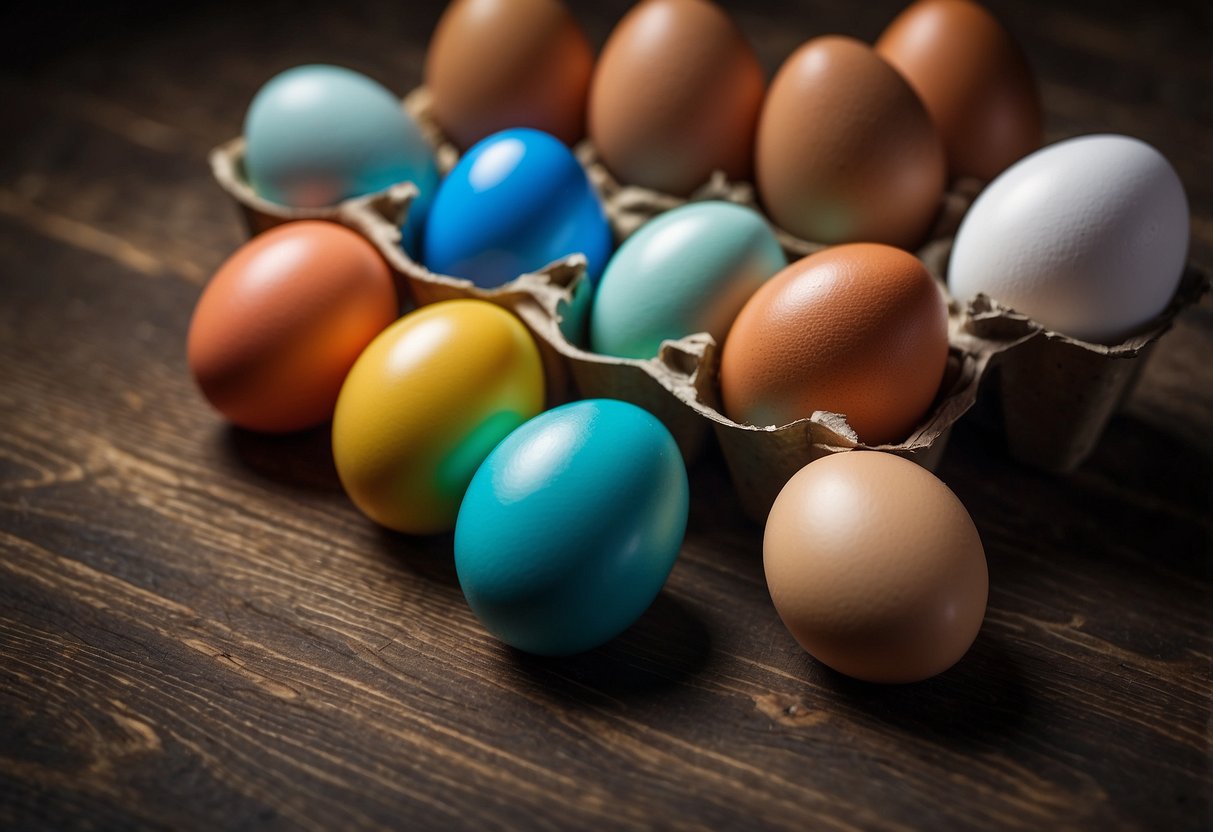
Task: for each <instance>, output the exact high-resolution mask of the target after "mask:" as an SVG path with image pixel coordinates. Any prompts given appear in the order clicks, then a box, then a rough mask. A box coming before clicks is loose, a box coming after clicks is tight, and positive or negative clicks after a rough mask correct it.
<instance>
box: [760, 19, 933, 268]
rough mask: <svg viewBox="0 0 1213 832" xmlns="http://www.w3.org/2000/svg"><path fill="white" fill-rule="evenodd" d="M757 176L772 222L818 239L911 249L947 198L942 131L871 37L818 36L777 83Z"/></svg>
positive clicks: (766, 113) (765, 113) (763, 127)
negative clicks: (865, 40) (872, 44)
mask: <svg viewBox="0 0 1213 832" xmlns="http://www.w3.org/2000/svg"><path fill="white" fill-rule="evenodd" d="M754 165H755V181H756V183H757V185H758V193H759V196H760V197H761V198H762V202H763V204H764V205H765V206H766V209H767V212H768V213H769V214H770V216H771V218H772V219H773V220H774V221H775V223H776V224H777V225H779V226H781V227H782V228H784V229H786V230H787V231H790V232H791V233H793V234H795V235H796V236H798V237H801V238H803V239H806V240H812V241H814V242H819V243H846V242H878V243H888V244H890V245H895V246H899V247H901V248H914V247H915V246H917V245H919V244H920V243H922V242H923V240H924V237H925V236H926V234H927V232H928V231H929V230H930V227H931V224H932V222H933V221H934V219H935V215H936V214H937V213H938V212H939V208H940V205H941V200H942V198H943V188H944V179H945V169H944V152H943V145H942V143H941V142H940V139H939V134H938V132H937V131H936V129H935V126H934V125H933V124H932V123H931V118H930V116H929V115H927V111H926V109H925V108H924V107H923V105H922V102H921V101H919V100H918V96H917V95H915V93H914V90H912V89H911V88H910V86H909V84H907V83H906V81H905V80H904V79H903V78H902V77H901V76H900V75H898V74H897V71H896V70H894V69H893V68H892V67H891V66H889V65H888V64H887V63H885V62H884V61H883V60H882V59H881V58H880V56H879V55H877V54H876V53H875V52H873V51H872V49H871V48H870V47H869V46H867V45H866V44H863V43H860V42H859V41H857V40H854V39H853V38H847V37H841V36H835V35H831V36H827V37H819V38H814V39H813V40H810V41H809V42H808V43H805V44H804V45H803V46H801V47H800V48H799V49H797V50H796V51H795V52H794V53H792V55H791V57H789V58H788V59H787V60H786V61H785V62H784V64H783V66H782V67H781V68H780V70H779V73H778V74H777V75H776V76H775V80H774V81H772V82H771V89H770V92H769V93H768V94H767V98H766V103H765V104H764V106H763V110H762V117H761V118H760V119H759V122H758V141H757V147H756V150H755V156H754Z"/></svg>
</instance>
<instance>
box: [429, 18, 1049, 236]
mask: <svg viewBox="0 0 1213 832" xmlns="http://www.w3.org/2000/svg"><path fill="white" fill-rule="evenodd" d="M426 85H427V86H428V88H429V89H430V91H431V93H432V95H433V107H434V114H435V118H436V120H437V122H438V124H439V125H440V126H441V127H442V128H443V130H444V131H445V132H446V133H447V134H448V135H449V136H450V137H451V138H452V139H453V140H454V141H455V143H456V144H457V145H459V146H460V147H461V148H464V149H466V148H467V147H468V146H470V145H471V144H472V143H474V142H475V141H477V140H479V139H480V138H483V137H484V136H486V135H488V134H490V133H492V132H495V131H497V130H500V129H503V128H505V127H516V126H529V127H535V128H537V129H541V130H545V131H547V132H550V133H552V134H554V135H556V136H558V137H559V138H561V139H563V140H564V141H566V142H569V143H571V142H574V141H576V140H577V139H579V138H581V137H582V135H583V134H585V135H588V138H589V139H590V141H591V143H592V144H593V146H594V149H595V151H596V152H597V154H598V155H599V157H600V159H601V161H602V162H603V163H604V164H605V165H606V167H607V168H608V169H609V170H610V171H611V172H612V173H613V174H615V176H617V177H618V178H619V179H620V180H621V181H623V182H626V183H628V184H631V185H638V186H642V187H647V188H651V189H654V190H656V191H660V192H663V193H668V194H674V195H687V194H689V193H690V192H691V191H692V190H694V189H695V188H697V187H698V186H700V185H702V184H703V183H705V182H706V181H708V179H709V177H710V175H711V174H712V173H713V172H714V171H723V172H724V173H725V174H726V175H727V176H728V177H729V178H730V179H733V180H753V181H754V182H755V184H756V185H757V188H758V195H759V197H760V200H761V202H762V204H763V206H764V207H765V208H766V210H767V212H768V214H769V215H770V216H771V218H772V219H773V220H774V221H775V222H776V224H778V225H780V226H782V227H783V228H784V229H786V230H787V231H789V232H791V233H792V234H794V235H796V236H798V237H801V238H803V239H808V240H814V241H816V242H822V243H838V242H853V241H864V242H885V243H890V244H893V245H898V246H901V247H907V248H908V247H913V246H915V245H917V244H919V243H921V242H922V241H923V238H924V236H925V234H926V233H927V231H928V229H929V227H930V225H931V223H932V220H933V219H934V217H935V214H936V213H937V211H938V208H939V204H940V200H941V197H942V194H943V190H944V187H945V184H946V180H947V178H948V177H951V178H953V179H955V178H958V177H975V178H977V179H981V180H987V181H988V180H989V179H992V178H993V177H994V176H996V175H997V174H998V173H999V172H1000V171H1002V170H1003V169H1004V168H1006V167H1007V166H1008V165H1010V164H1011V163H1013V162H1014V161H1016V160H1017V159H1019V158H1021V157H1022V156H1024V155H1025V154H1027V153H1029V152H1031V151H1032V150H1033V149H1035V148H1036V147H1037V146H1039V144H1040V141H1041V114H1040V104H1039V98H1038V95H1037V91H1036V87H1035V83H1034V81H1033V80H1032V76H1031V73H1030V72H1029V70H1028V67H1027V63H1026V61H1025V59H1024V57H1023V55H1022V53H1021V52H1020V50H1019V49H1018V47H1017V46H1016V45H1015V43H1014V42H1013V40H1012V38H1011V37H1010V35H1009V34H1008V33H1007V31H1006V30H1005V29H1004V28H1003V27H1002V26H1001V25H1000V24H999V23H998V21H997V20H996V19H995V18H994V17H993V16H992V15H991V14H990V13H989V12H988V11H986V10H985V9H984V8H982V7H981V6H980V5H978V4H976V3H972V2H969V0H919V2H917V3H915V4H913V5H912V6H910V7H909V8H908V9H906V10H905V11H904V12H902V14H901V15H899V16H898V17H897V18H896V19H895V20H894V21H893V22H892V23H891V24H890V26H889V27H888V28H887V29H886V30H885V32H884V33H883V34H882V35H881V36H880V38H879V39H878V40H877V42H876V45H875V48H872V47H869V46H867V45H866V44H864V43H861V42H860V41H858V40H855V39H852V38H847V37H841V36H824V37H817V38H814V39H812V40H810V41H808V42H806V43H804V44H803V45H802V46H801V47H800V48H798V49H797V50H796V51H795V52H794V53H793V54H792V55H791V56H789V57H788V58H787V60H786V61H785V62H784V63H783V65H782V67H781V68H780V70H779V71H778V73H777V74H776V75H775V77H774V79H773V80H772V82H771V84H770V86H769V88H768V87H767V84H766V82H765V79H764V77H763V72H762V69H761V67H760V65H759V62H758V59H757V57H756V55H755V54H754V51H753V49H752V48H751V46H750V45H749V44H748V43H747V42H746V40H745V37H744V36H743V34H742V32H741V30H740V29H739V28H738V27H737V25H736V24H735V23H734V22H733V20H731V19H730V18H729V16H728V15H727V14H726V13H725V12H724V11H723V10H722V9H721V8H720V7H718V6H716V5H715V4H713V3H712V2H710V0H644V2H641V3H639V4H638V5H637V6H635V7H634V8H633V9H632V10H631V11H630V12H629V13H628V14H627V15H626V16H625V17H624V18H623V19H622V20H621V21H620V22H619V24H618V25H617V26H616V28H615V29H614V31H613V32H612V33H611V35H610V37H609V38H608V40H607V42H606V44H605V46H604V47H603V50H602V53H601V55H600V56H599V57H598V60H597V63H596V64H595V62H594V56H593V52H592V49H591V47H590V45H589V41H588V40H587V39H586V37H585V35H584V34H583V33H582V32H581V30H580V29H579V28H578V26H577V24H576V21H575V20H574V19H573V17H572V15H571V14H570V13H569V11H568V10H567V9H566V8H565V7H564V5H563V4H561V3H560V2H559V0H511V1H510V2H506V0H456V2H454V3H452V4H451V5H450V7H448V10H447V12H446V13H445V14H444V16H443V18H442V20H441V21H440V23H439V25H438V29H437V31H436V32H435V35H434V38H433V41H432V42H431V45H430V50H429V54H428V57H427V61H426ZM808 146H811V147H812V148H813V152H812V153H806V152H805V148H806V147H808Z"/></svg>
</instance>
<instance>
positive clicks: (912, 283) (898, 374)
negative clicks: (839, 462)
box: [720, 243, 948, 445]
mask: <svg viewBox="0 0 1213 832" xmlns="http://www.w3.org/2000/svg"><path fill="white" fill-rule="evenodd" d="M947 360H948V309H947V304H946V303H945V301H944V296H943V292H942V290H941V289H940V287H939V285H938V284H937V283H936V282H935V280H934V278H932V277H931V275H930V274H929V273H928V272H927V270H926V267H925V266H923V264H922V263H921V262H920V261H919V260H918V259H917V258H915V257H914V256H913V255H910V254H907V253H906V252H904V251H902V250H901V249H897V248H893V247H892V246H885V245H879V244H876V243H853V244H851V245H845V246H835V247H833V248H828V249H825V250H823V251H820V252H818V253H817V254H813V255H810V256H809V257H805V258H803V259H801V260H798V261H796V262H795V263H792V264H791V265H790V266H788V267H787V268H786V269H784V270H783V271H781V272H780V273H779V274H777V275H775V276H774V277H772V278H771V279H770V280H768V281H767V282H766V283H765V284H763V286H762V288H760V289H759V290H758V291H757V292H755V293H754V295H753V296H752V297H751V298H750V300H749V301H748V302H747V303H746V305H745V307H743V308H742V310H741V314H739V315H738V316H737V319H736V320H735V321H734V322H733V327H732V329H730V330H729V334H728V337H727V338H726V339H725V342H724V351H723V353H722V355H721V362H720V387H721V394H722V396H723V398H724V409H725V413H726V414H727V415H728V416H729V418H730V419H732V420H734V421H736V422H740V423H745V424H751V425H760V426H767V425H785V424H787V423H789V422H793V421H795V420H797V419H803V418H807V417H809V416H811V415H813V412H814V411H817V410H825V411H830V412H833V413H841V414H843V415H844V416H846V418H847V422H848V423H849V424H850V425H851V427H852V428H854V429H855V432H856V433H857V434H858V435H859V438H860V440H861V441H863V442H865V443H867V444H869V445H879V444H884V443H896V442H900V441H903V440H905V439H906V437H907V436H908V435H909V433H910V431H911V430H913V429H914V428H915V427H916V426H917V425H918V424H919V422H920V421H921V420H922V418H923V416H924V415H925V414H926V412H927V409H928V408H929V407H930V406H931V401H932V400H933V399H934V398H935V394H936V393H937V392H938V391H939V385H940V382H941V381H942V379H943V373H944V368H945V367H946V365H947Z"/></svg>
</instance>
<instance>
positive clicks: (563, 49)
mask: <svg viewBox="0 0 1213 832" xmlns="http://www.w3.org/2000/svg"><path fill="white" fill-rule="evenodd" d="M593 67H594V53H593V50H592V49H591V48H590V42H589V41H588V40H586V37H585V34H584V33H582V31H581V28H580V27H579V26H578V25H577V21H576V20H574V19H573V16H572V15H571V14H569V10H568V9H567V8H566V7H565V5H564V3H562V2H560V0H455V2H453V3H451V4H450V5H449V6H447V9H446V11H445V12H443V15H442V19H441V20H440V21H438V28H437V29H436V30H435V31H434V37H433V39H432V40H431V41H430V46H429V51H428V53H427V54H426V62H425V84H426V87H428V88H429V91H430V95H431V97H432V99H431V100H432V102H433V113H434V118H435V120H436V121H437V122H438V124H439V125H440V126H441V127H442V129H443V131H444V132H445V133H446V134H447V136H449V137H450V138H451V139H452V140H453V141H454V142H455V144H457V145H459V146H460V147H462V148H468V147H471V146H472V145H473V144H475V143H476V142H478V141H480V140H481V139H483V138H485V137H486V136H488V135H490V134H492V133H496V132H498V131H499V130H505V129H507V128H510V127H533V128H535V129H536V130H543V131H544V132H546V133H551V134H552V135H554V136H555V137H556V138H558V139H560V140H561V141H562V142H564V143H565V144H568V145H572V144H573V143H574V142H576V141H577V140H578V139H580V138H581V137H582V135H583V134H584V133H585V102H586V95H587V93H588V91H589V86H590V73H591V72H592V71H593Z"/></svg>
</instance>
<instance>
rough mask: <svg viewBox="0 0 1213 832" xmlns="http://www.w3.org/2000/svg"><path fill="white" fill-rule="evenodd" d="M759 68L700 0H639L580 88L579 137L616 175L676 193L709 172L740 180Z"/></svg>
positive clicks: (747, 165) (760, 88)
mask: <svg viewBox="0 0 1213 832" xmlns="http://www.w3.org/2000/svg"><path fill="white" fill-rule="evenodd" d="M764 89H765V81H764V78H763V73H762V67H761V66H760V65H759V63H758V58H757V56H755V54H754V50H753V49H752V48H751V47H750V45H749V44H748V43H747V42H746V40H745V38H744V36H743V35H742V33H741V30H740V29H738V28H737V25H736V24H735V23H734V22H733V21H732V19H731V18H729V16H728V15H727V14H725V12H724V11H722V10H721V9H720V8H719V7H718V6H716V5H715V4H714V3H711V2H709V0H644V2H642V3H640V4H639V5H637V6H636V7H635V8H633V9H632V10H631V11H630V12H628V14H627V15H626V16H625V17H624V18H623V20H621V21H620V23H619V25H618V26H616V27H615V30H614V31H613V32H612V33H611V36H610V38H609V39H608V40H607V43H606V46H605V47H604V48H603V51H602V55H601V56H600V57H599V59H598V66H597V68H596V69H595V70H594V80H593V82H592V84H591V86H590V103H589V135H590V139H591V140H592V141H593V143H594V146H595V148H596V149H597V151H598V154H599V156H600V158H601V160H602V162H603V163H604V164H605V165H606V167H607V168H608V169H609V170H610V171H611V172H612V173H614V174H615V176H616V177H618V178H619V179H620V180H622V181H623V182H624V183H626V184H630V185H642V186H644V187H647V188H653V189H655V190H658V191H664V192H666V193H670V194H678V195H686V194H689V193H690V192H691V191H692V190H694V189H695V188H697V187H698V186H700V185H703V184H705V183H706V182H707V181H708V179H709V178H710V176H711V174H712V172H713V171H717V170H720V171H724V173H725V174H726V175H728V176H729V178H731V179H748V178H749V176H750V170H751V159H752V154H753V147H754V125H755V123H756V121H757V119H758V112H759V110H760V109H761V107H762V97H763V92H764Z"/></svg>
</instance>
